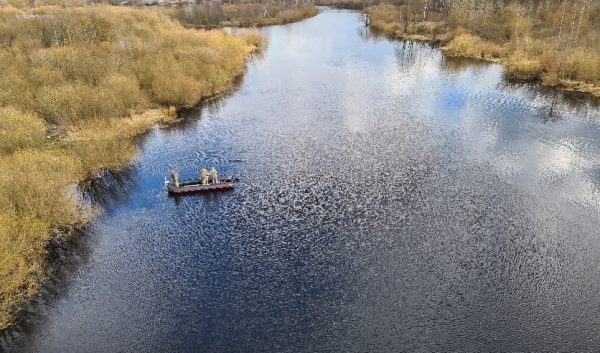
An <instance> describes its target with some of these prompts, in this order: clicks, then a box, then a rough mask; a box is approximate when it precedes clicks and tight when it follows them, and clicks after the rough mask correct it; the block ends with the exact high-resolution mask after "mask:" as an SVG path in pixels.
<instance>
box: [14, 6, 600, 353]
mask: <svg viewBox="0 0 600 353" xmlns="http://www.w3.org/2000/svg"><path fill="white" fill-rule="evenodd" d="M265 33H266V34H267V35H268V37H269V48H268V50H267V51H266V53H264V55H263V56H262V57H259V58H256V59H254V60H253V61H252V62H251V63H250V65H249V69H248V72H247V74H246V75H245V77H244V80H243V82H242V83H241V85H240V88H239V90H237V91H236V92H235V93H234V94H232V95H231V96H230V97H226V98H225V99H222V100H220V101H215V102H212V103H210V104H206V105H205V106H204V107H202V108H200V109H197V110H194V111H191V112H189V113H188V114H187V115H188V118H187V120H186V122H184V123H182V124H180V125H178V126H175V127H172V128H167V129H158V128H157V129H156V130H154V131H153V132H152V133H150V134H149V135H148V136H147V137H146V138H145V141H143V143H142V144H141V151H140V154H139V158H138V160H137V164H136V165H135V166H134V167H133V168H132V169H131V170H129V171H128V172H126V173H122V174H119V175H116V176H115V177H114V181H113V182H112V186H111V187H110V188H109V189H110V190H112V193H111V194H110V195H108V196H105V197H101V198H99V202H101V203H102V204H104V205H105V206H106V209H107V211H106V212H105V213H104V214H103V215H102V216H101V217H100V218H99V219H98V220H97V221H96V222H94V224H93V225H92V226H91V227H90V230H89V234H88V235H86V237H88V238H89V239H88V241H87V242H88V243H89V244H88V245H87V247H88V250H89V251H88V255H87V256H86V257H85V259H84V260H83V263H82V264H81V265H79V266H77V267H76V270H75V271H74V273H71V275H70V276H69V277H70V278H69V280H67V281H66V282H67V283H66V284H65V285H64V286H65V288H64V290H63V291H62V293H61V294H60V295H58V296H57V297H56V298H55V299H53V300H52V301H51V302H50V303H49V304H48V305H47V308H45V309H43V310H42V314H41V315H40V318H39V319H38V321H39V322H37V323H35V324H34V325H33V326H32V328H31V329H30V330H29V331H28V332H25V333H22V336H20V343H18V348H17V350H19V351H21V350H22V351H25V352H56V353H58V352H87V353H89V352H148V353H150V352H597V351H598V350H599V349H600V335H599V334H598V333H599V332H600V234H599V233H600V113H599V110H598V109H597V108H594V105H593V102H589V101H586V100H585V99H576V98H575V99H567V98H565V97H557V101H556V102H557V104H556V105H555V107H554V114H553V115H550V114H549V111H550V108H551V105H552V101H553V95H552V93H551V92H550V93H549V94H548V93H546V92H543V91H541V90H540V89H538V88H536V87H531V86H522V87H518V86H511V85H508V84H507V83H506V82H505V81H503V79H502V67H500V66H497V65H488V64H480V63H479V64H478V63H472V62H471V63H465V62H463V61H456V60H450V59H445V58H444V57H443V56H442V55H441V53H440V51H439V50H438V49H435V48H431V47H429V46H427V45H423V44H411V43H404V42H395V41H389V40H387V39H385V38H373V37H371V36H369V35H368V34H366V33H365V29H364V28H361V27H360V23H359V21H358V15H357V14H356V13H352V12H343V11H332V10H328V11H325V12H324V13H322V14H320V15H319V16H317V17H315V18H312V19H309V20H306V21H303V22H301V23H296V24H291V25H287V26H278V27H271V28H268V29H265ZM202 165H204V166H209V167H210V166H213V165H214V166H216V167H217V168H218V169H220V170H221V171H224V172H227V173H228V174H229V173H231V174H234V175H237V176H239V177H240V179H241V180H240V182H239V184H238V186H237V188H236V190H235V191H231V192H223V193H217V194H209V195H198V196H189V197H181V198H173V197H168V196H167V195H166V193H165V191H164V189H163V177H164V176H166V175H168V171H169V170H171V169H178V170H180V172H181V174H182V176H183V177H193V176H195V175H196V173H197V169H198V167H199V166H202ZM96 196H102V195H101V194H97V195H96Z"/></svg>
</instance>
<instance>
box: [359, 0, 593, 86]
mask: <svg viewBox="0 0 600 353" xmlns="http://www.w3.org/2000/svg"><path fill="white" fill-rule="evenodd" d="M349 4H350V5H351V6H352V7H357V4H356V2H355V1H350V2H349ZM582 6H583V7H574V6H567V5H564V6H563V5H561V6H558V5H552V6H550V5H548V6H546V7H543V6H542V7H535V8H530V7H523V6H519V5H518V4H516V3H515V4H512V3H511V2H507V3H506V5H505V6H503V7H490V6H486V3H485V2H484V3H482V4H481V6H480V7H477V8H475V7H474V8H469V7H458V5H456V6H454V5H448V7H446V8H443V9H431V8H428V7H427V3H426V2H425V3H424V4H421V5H420V6H413V7H407V6H396V5H391V4H379V5H374V6H366V7H365V8H364V9H363V10H362V11H363V13H364V14H366V15H367V16H368V17H369V20H370V25H371V27H372V28H373V29H374V30H376V31H378V32H381V33H384V34H386V35H388V36H390V37H393V38H396V39H402V40H417V41H428V42H437V43H441V44H442V45H443V47H442V50H443V52H444V53H445V54H446V55H449V56H457V57H466V58H474V59H479V60H485V61H489V62H495V63H501V64H504V65H505V67H506V70H505V76H506V78H507V79H509V80H515V81H523V82H534V81H535V82H537V81H539V82H541V83H542V84H543V85H545V86H551V87H559V88H561V89H564V90H568V91H578V92H585V93H590V94H592V95H595V96H600V51H599V49H598V47H597V45H595V40H596V38H597V36H598V35H599V33H600V28H598V26H597V25H596V23H595V22H594V15H593V14H594V13H598V12H600V5H594V4H592V3H587V2H586V3H585V4H583V5H582ZM567 18H568V19H569V23H566V21H567V20H566V19H567ZM557 19H558V20H557Z"/></svg>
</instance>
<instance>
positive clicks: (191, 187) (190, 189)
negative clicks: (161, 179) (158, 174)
mask: <svg viewBox="0 0 600 353" xmlns="http://www.w3.org/2000/svg"><path fill="white" fill-rule="evenodd" d="M165 187H166V188H167V191H168V192H169V193H170V194H192V193H198V192H208V191H222V190H231V189H233V180H232V178H231V177H225V178H221V179H220V182H219V183H218V184H208V185H202V183H201V181H200V180H199V179H192V180H184V181H182V182H180V183H179V187H176V186H175V185H173V183H172V182H170V181H166V182H165Z"/></svg>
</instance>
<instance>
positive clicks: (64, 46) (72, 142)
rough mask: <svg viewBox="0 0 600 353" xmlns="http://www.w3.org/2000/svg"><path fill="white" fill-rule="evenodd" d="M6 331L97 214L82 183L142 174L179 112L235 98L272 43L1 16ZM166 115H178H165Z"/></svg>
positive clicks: (13, 12) (127, 13)
mask: <svg viewBox="0 0 600 353" xmlns="http://www.w3.org/2000/svg"><path fill="white" fill-rule="evenodd" d="M0 27H1V28H2V30H1V31H0V65H1V66H2V67H3V68H4V70H5V71H4V72H5V73H6V75H4V76H3V77H2V79H0V107H2V108H0V135H1V136H2V139H0V189H1V190H2V191H1V192H0V331H3V330H6V329H8V328H10V327H12V326H13V325H14V324H15V323H16V322H17V320H18V318H19V314H20V313H21V311H22V309H23V307H24V305H25V304H26V303H28V302H30V301H32V300H33V299H34V298H35V297H36V296H37V294H38V293H39V290H40V288H41V286H42V283H43V282H44V278H45V276H46V271H47V256H48V244H50V243H51V242H60V241H61V239H65V240H66V239H68V238H69V237H70V236H71V235H72V234H73V232H74V231H75V230H77V229H80V228H81V227H83V226H84V225H85V224H86V223H87V222H89V220H90V219H92V218H93V217H94V216H95V215H96V214H97V210H96V209H95V208H94V205H87V204H85V203H84V202H83V200H81V197H80V195H79V192H78V187H77V185H78V183H80V182H81V181H83V180H87V179H93V178H95V177H96V176H98V175H99V173H101V172H102V171H104V170H118V169H121V168H123V167H125V166H127V165H129V164H130V163H131V161H132V160H133V158H134V157H135V155H136V152H137V144H136V138H137V137H138V136H139V135H141V134H143V133H145V132H146V131H148V130H149V129H151V128H152V127H153V126H155V125H156V124H161V123H164V124H169V123H172V122H174V121H176V120H177V114H176V108H175V107H187V106H193V105H195V104H197V103H198V102H199V101H200V100H201V99H203V98H206V97H210V96H215V95H219V94H222V93H224V92H227V91H228V90H230V89H231V88H232V87H233V86H234V82H235V79H236V78H237V77H238V76H240V75H241V74H243V72H244V70H245V66H246V61H247V59H248V58H249V56H250V55H252V53H253V52H255V51H257V50H261V49H262V48H263V47H264V46H265V45H266V41H265V39H264V37H263V36H262V35H261V34H259V33H258V32H255V31H244V32H240V33H237V34H234V35H232V34H226V33H224V32H222V31H197V30H190V29H185V28H184V27H182V26H181V25H180V24H179V23H177V22H175V21H173V20H171V19H170V18H169V17H168V16H167V15H165V14H164V13H162V12H160V11H156V10H153V9H133V8H117V7H110V6H94V7H78V8H57V7H40V8H31V9H25V10H24V9H14V8H4V9H0ZM161 107H167V108H161Z"/></svg>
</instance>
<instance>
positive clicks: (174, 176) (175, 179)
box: [171, 170, 179, 188]
mask: <svg viewBox="0 0 600 353" xmlns="http://www.w3.org/2000/svg"><path fill="white" fill-rule="evenodd" d="M171 179H173V184H175V187H176V188H178V187H179V174H177V172H176V171H174V170H172V171H171Z"/></svg>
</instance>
